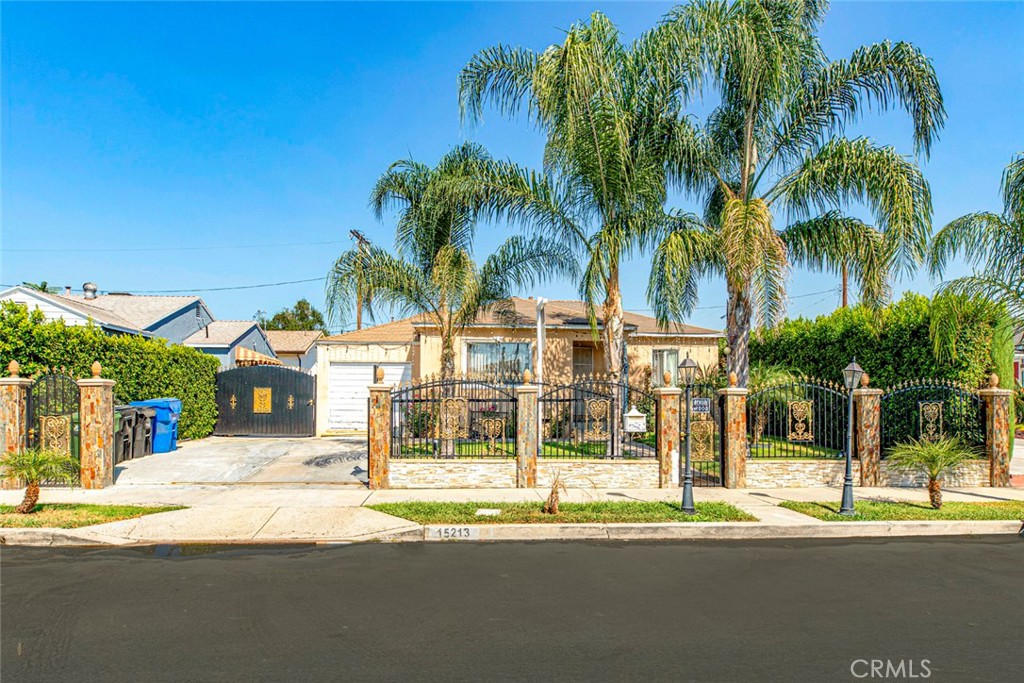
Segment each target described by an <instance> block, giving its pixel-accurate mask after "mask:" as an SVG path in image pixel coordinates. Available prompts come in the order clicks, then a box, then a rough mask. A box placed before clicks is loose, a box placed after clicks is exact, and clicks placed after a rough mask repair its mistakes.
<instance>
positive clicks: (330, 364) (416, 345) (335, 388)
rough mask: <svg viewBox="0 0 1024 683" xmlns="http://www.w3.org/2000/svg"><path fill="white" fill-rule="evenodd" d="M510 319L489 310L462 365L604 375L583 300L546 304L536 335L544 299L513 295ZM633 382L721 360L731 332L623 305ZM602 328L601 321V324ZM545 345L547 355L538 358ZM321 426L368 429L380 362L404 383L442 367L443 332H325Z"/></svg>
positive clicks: (421, 328)
mask: <svg viewBox="0 0 1024 683" xmlns="http://www.w3.org/2000/svg"><path fill="white" fill-rule="evenodd" d="M512 303H513V306H514V309H515V312H514V314H513V315H512V317H511V318H508V319H506V318H503V317H499V316H498V315H496V314H495V313H493V312H492V313H486V314H484V315H482V316H480V319H479V320H478V321H477V322H476V323H474V324H472V325H470V326H468V327H467V328H466V330H465V334H463V335H462V336H460V337H459V338H458V339H457V340H456V343H455V367H456V370H457V371H458V372H462V373H468V374H474V375H494V374H500V375H514V376H517V377H518V376H521V375H522V373H523V371H524V370H527V369H529V370H530V371H531V372H532V373H533V374H534V376H535V377H537V378H539V379H542V380H543V381H544V382H548V383H556V384H557V383H569V382H572V380H573V378H574V377H579V376H582V375H589V374H603V373H604V368H605V359H604V345H603V343H602V342H601V341H600V340H595V339H594V335H593V333H592V331H591V329H590V323H589V320H588V318H587V312H586V306H585V304H584V303H583V302H581V301H547V302H546V303H544V304H543V306H542V308H543V314H542V315H543V330H544V334H543V336H542V337H540V339H538V334H537V332H538V301H536V300H534V299H520V298H514V299H513V300H512ZM624 317H625V337H626V354H627V358H628V362H629V381H630V383H632V384H635V385H644V384H645V383H646V382H647V381H648V380H649V381H650V382H651V385H652V386H660V385H661V383H662V377H663V375H664V373H665V372H666V371H667V372H668V373H669V375H670V379H671V382H672V383H673V384H674V383H675V382H676V376H677V367H678V365H679V363H680V361H682V360H683V358H685V357H686V355H687V354H689V355H690V357H691V358H693V359H694V360H695V361H696V362H697V363H698V364H699V365H700V366H702V367H708V366H713V365H715V364H717V363H718V341H719V339H721V338H723V337H724V336H725V335H724V334H723V333H721V332H719V331H716V330H710V329H705V328H700V327H693V326H690V325H680V324H673V325H670V326H669V327H668V328H665V329H662V328H660V327H658V323H657V320H655V319H654V318H652V317H650V316H646V315H639V314H637V313H629V312H627V313H626V314H625V316H624ZM599 328H600V323H599ZM538 344H541V345H542V346H543V349H544V350H543V361H544V362H543V364H538V362H537V347H538ZM316 345H317V347H318V348H319V350H318V352H317V376H318V378H319V381H318V382H317V431H318V432H319V433H320V434H326V433H332V432H345V431H349V430H354V431H362V430H365V429H366V410H367V408H366V405H367V404H366V401H367V398H368V395H369V392H368V390H367V386H368V385H369V384H371V383H372V382H373V369H374V367H378V366H379V367H380V368H381V369H382V370H383V371H384V382H385V383H388V384H397V383H402V382H408V381H411V380H413V379H421V378H424V377H427V376H429V375H436V374H438V373H440V371H441V338H440V336H439V335H438V333H437V330H436V328H435V326H434V325H433V324H432V323H431V322H430V321H429V320H428V319H427V318H426V316H422V315H419V316H413V317H411V318H405V319H403V320H396V321H394V322H389V323H385V324H383V325H376V326H374V327H369V328H366V329H363V330H358V331H355V332H348V333H345V334H340V335H335V336H331V337H324V338H322V339H320V340H319V341H317V343H316Z"/></svg>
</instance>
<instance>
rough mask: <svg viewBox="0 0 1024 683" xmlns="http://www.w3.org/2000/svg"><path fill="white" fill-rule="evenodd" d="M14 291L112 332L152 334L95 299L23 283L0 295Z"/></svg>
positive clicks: (146, 335) (145, 335) (147, 335)
mask: <svg viewBox="0 0 1024 683" xmlns="http://www.w3.org/2000/svg"><path fill="white" fill-rule="evenodd" d="M15 291H19V292H22V293H24V294H26V295H28V296H31V297H35V298H37V299H41V300H43V301H46V302H49V303H50V304H51V305H53V306H56V307H57V308H59V309H61V310H64V311H66V312H68V313H74V314H77V315H79V316H83V317H85V318H89V319H91V320H92V321H93V322H94V323H96V325H98V326H99V327H102V328H104V329H108V330H111V331H113V332H123V333H127V334H138V335H142V336H144V337H149V336H152V335H151V334H150V333H149V332H148V331H146V329H145V328H144V327H143V326H140V325H138V324H136V323H135V322H134V321H133V320H129V319H127V318H125V317H124V316H122V315H119V314H118V313H116V312H114V311H111V310H109V309H107V308H103V307H100V306H96V305H95V301H96V300H95V299H90V300H89V301H86V299H85V298H84V297H80V298H79V300H75V299H74V297H68V296H63V295H60V294H50V293H49V292H41V291H39V290H37V289H33V288H31V287H25V286H24V285H18V286H16V287H11V288H10V289H7V290H4V291H3V292H0V297H2V296H5V295H8V294H11V293H13V292H15Z"/></svg>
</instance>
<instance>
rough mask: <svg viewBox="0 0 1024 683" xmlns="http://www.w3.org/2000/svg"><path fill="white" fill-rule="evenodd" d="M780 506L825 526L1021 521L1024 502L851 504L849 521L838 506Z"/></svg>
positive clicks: (868, 502) (826, 503)
mask: <svg viewBox="0 0 1024 683" xmlns="http://www.w3.org/2000/svg"><path fill="white" fill-rule="evenodd" d="M779 506H780V507H784V508H786V509H787V510H793V511H794V512H799V513H800V514H803V515H809V516H811V517H814V518H816V519H820V520H823V521H826V522H886V521H911V520H1020V519H1024V501H1020V500H1010V501H998V502H992V503H944V504H943V505H942V507H941V508H939V509H938V510H935V509H934V508H932V507H931V506H930V505H928V504H927V503H908V502H902V501H878V500H858V501H856V503H855V504H854V510H855V512H856V514H854V515H851V516H849V517H847V516H845V515H841V514H839V503H832V502H815V503H800V502H796V501H791V500H787V501H785V502H783V503H780V504H779Z"/></svg>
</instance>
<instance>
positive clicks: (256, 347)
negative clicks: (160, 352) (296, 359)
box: [182, 320, 276, 367]
mask: <svg viewBox="0 0 1024 683" xmlns="http://www.w3.org/2000/svg"><path fill="white" fill-rule="evenodd" d="M182 343H183V344H184V345H185V346H191V347H192V348H195V349H199V350H200V351H202V352H203V353H208V354H210V355H211V356H217V358H219V359H220V364H221V365H222V366H223V367H229V366H231V365H234V363H235V359H236V353H235V352H236V349H238V348H239V347H243V348H245V349H250V350H252V351H255V352H256V353H259V354H262V355H264V356H269V357H270V358H276V356H275V355H274V349H273V348H271V346H270V342H269V341H267V335H266V333H265V332H264V331H263V328H262V327H260V326H259V323H256V322H254V321H252V320H214V321H213V322H211V323H210V324H209V325H206V326H205V327H203V329H201V330H199V331H198V332H194V333H192V334H191V335H190V336H189V337H188V338H186V339H185V341H184V342H182Z"/></svg>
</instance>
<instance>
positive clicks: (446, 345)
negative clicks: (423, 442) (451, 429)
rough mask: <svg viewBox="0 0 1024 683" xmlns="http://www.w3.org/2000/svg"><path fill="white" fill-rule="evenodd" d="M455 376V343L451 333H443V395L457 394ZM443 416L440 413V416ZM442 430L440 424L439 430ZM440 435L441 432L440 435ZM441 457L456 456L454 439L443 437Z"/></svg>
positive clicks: (447, 396) (444, 396) (445, 396)
mask: <svg viewBox="0 0 1024 683" xmlns="http://www.w3.org/2000/svg"><path fill="white" fill-rule="evenodd" d="M454 378H455V344H454V340H453V339H452V335H450V334H442V337H441V382H442V384H441V396H442V399H444V398H451V397H452V396H454V395H455V385H454V384H451V381H452V380H453V379H454ZM440 417H441V416H440V415H439V418H440ZM438 431H440V426H439V430H438ZM438 436H440V434H439V435H438ZM440 447H441V457H443V458H454V457H455V452H456V448H455V441H454V440H453V439H441V443H440Z"/></svg>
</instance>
